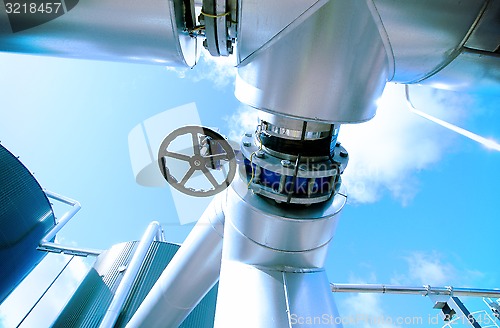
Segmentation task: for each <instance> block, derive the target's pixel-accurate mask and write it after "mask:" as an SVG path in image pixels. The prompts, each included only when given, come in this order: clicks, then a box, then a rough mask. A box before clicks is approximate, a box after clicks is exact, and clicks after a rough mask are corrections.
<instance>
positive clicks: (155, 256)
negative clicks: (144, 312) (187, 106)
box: [53, 242, 217, 328]
mask: <svg viewBox="0 0 500 328" xmlns="http://www.w3.org/2000/svg"><path fill="white" fill-rule="evenodd" d="M136 245H137V242H129V243H124V244H119V245H115V246H113V247H112V248H111V249H110V250H108V251H106V252H105V253H103V254H102V255H101V256H99V258H98V260H97V262H96V264H95V265H94V268H93V269H92V270H91V271H90V272H89V274H88V275H87V277H86V278H85V279H84V281H83V282H82V284H81V285H80V287H79V288H78V290H77V291H76V292H75V294H74V295H73V297H72V298H71V300H70V301H69V302H68V304H67V305H66V307H65V308H64V309H63V311H62V312H61V314H60V315H59V317H58V319H57V320H56V321H55V322H54V324H53V327H61V328H62V327H64V328H69V327H78V328H80V327H89V328H90V327H98V326H99V324H100V322H101V321H102V318H103V316H104V314H105V312H106V310H107V308H108V307H109V305H110V303H111V300H112V298H113V295H114V292H115V291H116V288H117V287H118V285H119V283H120V280H121V278H122V277H123V274H124V272H125V271H124V270H123V268H124V267H125V266H126V265H128V263H129V261H130V259H131V258H132V255H133V251H134V249H135V247H136ZM178 248H179V246H178V245H174V244H169V243H164V242H154V243H153V244H152V245H151V247H150V249H149V251H148V254H147V256H146V259H145V260H144V263H143V265H142V266H141V268H140V270H139V273H138V276H137V278H136V280H135V281H134V285H133V287H132V290H131V292H130V295H129V296H128V298H127V301H126V302H125V305H124V307H123V309H122V312H121V314H120V316H119V317H118V320H117V322H116V324H115V326H114V327H115V328H121V327H125V325H126V324H127V322H128V321H129V320H130V318H131V317H132V315H133V314H134V313H135V311H136V310H137V308H138V307H139V305H140V304H141V302H142V301H143V300H144V298H145V297H146V295H147V294H148V292H149V291H150V289H151V287H152V286H153V285H154V283H155V282H156V280H157V279H158V277H159V276H160V275H161V273H162V272H163V270H164V269H165V267H166V266H167V264H168V263H169V262H170V260H171V259H172V257H173V256H174V255H175V253H176V252H177V250H178ZM216 297H217V286H215V287H214V288H213V289H212V290H211V291H210V292H209V293H208V294H207V296H205V298H204V299H203V300H202V301H201V302H200V304H199V305H198V306H197V307H196V308H195V309H194V310H193V312H192V313H191V314H190V315H189V317H188V318H187V319H186V320H185V321H184V323H183V324H182V325H181V327H184V328H189V327H197V328H198V327H202V328H203V327H207V328H209V327H213V321H214V316H215V302H216Z"/></svg>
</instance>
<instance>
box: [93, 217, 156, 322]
mask: <svg viewBox="0 0 500 328" xmlns="http://www.w3.org/2000/svg"><path fill="white" fill-rule="evenodd" d="M159 238H161V226H160V224H159V223H158V222H157V221H153V222H151V223H150V224H149V226H148V228H147V229H146V231H145V232H144V235H143V236H142V238H141V241H140V242H139V245H137V249H136V251H135V252H134V255H133V256H132V259H131V260H130V263H129V264H128V266H127V269H126V271H125V274H124V275H123V278H122V280H121V281H120V284H119V285H118V288H117V289H116V292H115V296H114V297H113V300H112V301H111V304H110V305H109V308H108V310H107V311H106V314H105V315H104V318H103V319H102V321H101V324H100V326H99V328H113V327H114V325H115V323H116V320H117V319H118V316H119V315H120V312H121V310H122V308H123V304H125V301H126V300H127V297H128V295H129V293H130V290H131V289H132V286H133V283H134V280H135V278H136V277H137V274H138V273H139V269H140V268H141V265H142V263H143V262H144V259H145V258H146V255H147V254H148V251H149V248H150V246H151V244H152V243H153V241H154V240H155V239H156V240H158V241H160V240H159Z"/></svg>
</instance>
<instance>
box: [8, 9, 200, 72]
mask: <svg viewBox="0 0 500 328" xmlns="http://www.w3.org/2000/svg"><path fill="white" fill-rule="evenodd" d="M66 2H68V1H66ZM5 3H8V2H7V1H0V51H7V52H15V53H29V54H41V55H49V56H56V57H67V58H84V59H97V60H111V61H128V62H137V63H148V64H160V65H171V66H193V65H194V64H195V62H196V57H197V56H198V54H197V53H196V42H197V41H196V38H195V37H193V36H191V35H190V34H189V33H188V31H187V27H186V24H185V22H184V19H185V17H184V1H182V0H163V1H157V0H143V1H140V2H137V1H119V0H85V1H77V3H76V4H75V5H74V7H73V8H71V9H69V8H65V6H59V7H57V8H55V7H54V8H52V11H53V14H48V13H45V12H41V11H38V10H35V12H34V13H33V12H28V13H14V12H12V13H11V14H8V12H9V11H8V8H6V5H5ZM12 3H14V4H15V3H16V2H12ZM21 3H22V2H21ZM60 3H61V2H59V4H60ZM51 4H54V5H55V4H57V2H55V3H51ZM25 8H26V7H25ZM28 9H30V8H29V7H28ZM13 11H14V9H13ZM20 11H22V8H21V10H20ZM56 11H57V13H56ZM17 20H19V21H20V22H22V23H23V24H24V25H25V26H24V27H22V28H21V30H18V29H17V28H16V27H15V26H14V23H15V21H17ZM27 25H29V26H27Z"/></svg>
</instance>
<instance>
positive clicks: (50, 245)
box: [38, 189, 103, 256]
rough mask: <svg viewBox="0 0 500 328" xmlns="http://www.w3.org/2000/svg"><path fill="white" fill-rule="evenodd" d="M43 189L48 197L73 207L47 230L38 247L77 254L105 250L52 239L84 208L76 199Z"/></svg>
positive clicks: (93, 254)
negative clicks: (69, 244) (60, 242)
mask: <svg viewBox="0 0 500 328" xmlns="http://www.w3.org/2000/svg"><path fill="white" fill-rule="evenodd" d="M43 191H44V193H45V195H47V197H49V198H52V199H55V200H57V201H60V202H61V203H64V204H66V205H70V206H71V208H70V209H69V210H68V211H67V212H66V213H64V214H63V216H62V217H61V219H59V220H58V221H57V222H56V225H55V226H54V227H52V229H50V231H49V232H47V234H46V235H45V236H44V237H43V238H42V239H41V240H40V243H39V245H38V249H39V250H41V251H46V252H54V253H64V254H69V255H77V256H88V255H91V256H97V255H99V254H101V253H102V252H103V251H102V250H98V249H91V248H78V247H72V246H64V245H60V244H57V243H54V242H52V241H51V240H52V239H54V237H55V236H56V234H57V233H58V232H59V231H60V230H61V229H62V228H63V227H64V226H65V225H66V223H68V222H69V221H70V220H71V219H72V218H73V217H74V216H75V214H76V213H77V212H78V211H79V210H80V209H81V208H82V206H81V205H80V203H79V202H78V201H76V200H74V199H71V198H68V197H66V196H62V195H59V194H57V193H55V192H52V191H48V190H46V189H44V190H43Z"/></svg>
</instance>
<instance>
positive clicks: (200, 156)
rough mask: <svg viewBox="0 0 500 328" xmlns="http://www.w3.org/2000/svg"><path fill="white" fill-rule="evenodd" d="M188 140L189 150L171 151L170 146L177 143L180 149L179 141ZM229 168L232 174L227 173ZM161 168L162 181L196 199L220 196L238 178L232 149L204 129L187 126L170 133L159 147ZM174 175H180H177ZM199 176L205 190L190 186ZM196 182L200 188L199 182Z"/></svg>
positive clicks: (208, 130)
mask: <svg viewBox="0 0 500 328" xmlns="http://www.w3.org/2000/svg"><path fill="white" fill-rule="evenodd" d="M188 138H190V141H189V144H190V146H189V147H185V149H182V150H181V151H179V150H176V151H174V150H172V149H169V146H173V144H175V143H176V142H174V140H177V141H178V142H177V148H178V144H179V141H186V140H188ZM191 146H192V147H191ZM170 148H173V147H170ZM167 161H168V163H167ZM171 163H173V164H175V165H174V166H180V169H179V167H172V165H171ZM227 164H228V166H229V170H228V171H227V172H225V169H226V168H225V166H226V165H227ZM158 165H159V166H160V171H161V173H162V175H163V177H164V178H165V180H167V182H168V183H169V184H170V185H171V186H172V187H174V188H175V189H177V190H179V191H180V192H182V193H184V194H187V195H190V196H195V197H208V196H213V195H215V194H218V193H219V192H221V191H223V190H224V189H226V188H227V186H229V184H230V183H231V181H232V180H233V178H234V176H235V174H236V159H235V154H234V151H233V148H232V147H231V145H230V144H229V143H228V142H227V141H226V139H225V138H224V137H223V136H222V135H220V134H219V133H217V132H215V131H213V130H211V129H209V128H206V127H202V126H184V127H181V128H178V129H176V130H174V131H173V132H172V133H170V134H169V135H168V136H167V137H166V138H165V139H164V140H163V142H162V143H161V145H160V149H159V151H158ZM169 165H170V166H171V167H170V168H169V167H168V166H169ZM174 169H177V170H174ZM172 171H177V174H173V172H172ZM179 172H181V174H178V173H179ZM184 172H185V173H184ZM197 173H198V174H197ZM200 173H202V174H203V175H204V178H205V179H204V180H205V181H203V182H204V184H203V186H202V187H199V186H196V187H194V186H193V184H192V183H190V182H191V180H194V179H195V178H196V175H200ZM214 173H216V174H215V175H214ZM175 175H177V176H175ZM221 176H222V178H221ZM216 177H218V178H219V179H217V178H216ZM202 180H203V179H202ZM197 182H198V184H199V183H200V179H197ZM190 185H191V186H190ZM207 186H208V188H206V187H207Z"/></svg>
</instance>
